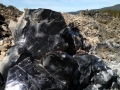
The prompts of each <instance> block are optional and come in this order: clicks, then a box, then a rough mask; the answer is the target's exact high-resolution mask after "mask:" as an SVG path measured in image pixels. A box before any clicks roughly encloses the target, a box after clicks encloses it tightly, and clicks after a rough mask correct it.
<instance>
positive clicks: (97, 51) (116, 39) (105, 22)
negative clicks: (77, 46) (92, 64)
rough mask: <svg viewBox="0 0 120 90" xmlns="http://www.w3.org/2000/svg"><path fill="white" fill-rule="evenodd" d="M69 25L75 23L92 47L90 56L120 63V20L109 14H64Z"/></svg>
mask: <svg viewBox="0 0 120 90" xmlns="http://www.w3.org/2000/svg"><path fill="white" fill-rule="evenodd" d="M63 17H64V19H65V21H66V23H67V24H69V23H73V24H74V25H75V27H77V28H78V31H79V33H80V34H82V35H83V36H84V37H85V38H86V41H87V42H88V43H89V44H90V45H91V47H92V48H91V50H90V51H89V53H90V54H92V55H96V56H98V57H100V58H102V59H104V60H105V61H106V62H107V63H108V62H111V61H117V63H118V62H119V61H120V60H119V58H120V52H119V51H120V47H119V46H120V35H119V34H120V20H119V18H114V17H111V16H110V15H109V14H108V13H105V14H101V13H96V14H95V15H94V16H92V17H88V16H81V15H71V14H68V13H63Z"/></svg>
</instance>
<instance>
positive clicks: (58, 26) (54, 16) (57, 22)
mask: <svg viewBox="0 0 120 90" xmlns="http://www.w3.org/2000/svg"><path fill="white" fill-rule="evenodd" d="M25 22H26V24H24V25H22V24H23V23H25ZM19 23H20V24H19V25H18V26H17V28H16V32H15V44H19V45H20V46H22V47H25V48H26V49H27V50H28V51H30V53H31V54H32V56H33V57H35V58H40V57H41V56H42V55H44V54H45V53H47V52H49V51H51V50H53V49H54V47H56V46H57V44H59V42H60V36H59V32H60V31H61V30H62V29H64V28H66V27H67V25H66V23H65V21H64V18H63V17H62V14H61V13H59V12H55V11H52V10H49V9H29V10H28V9H27V10H26V11H25V13H24V15H23V18H22V20H21V21H19ZM60 43H61V42H60ZM62 43H64V41H62Z"/></svg>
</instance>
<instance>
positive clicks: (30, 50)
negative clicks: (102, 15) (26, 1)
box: [0, 9, 120, 90]
mask: <svg viewBox="0 0 120 90" xmlns="http://www.w3.org/2000/svg"><path fill="white" fill-rule="evenodd" d="M14 31H15V32H13V35H14V43H15V45H14V46H12V47H11V48H10V49H9V51H8V52H7V54H6V56H5V57H4V58H3V60H2V61H1V62H0V71H1V74H2V75H1V76H0V77H1V79H0V80H1V82H4V83H5V84H4V83H2V84H0V85H1V87H2V89H3V90H4V89H5V90H107V89H111V90H119V89H120V77H119V75H118V73H117V70H112V69H111V68H109V66H107V64H106V63H104V62H103V61H102V60H101V59H100V58H97V57H95V56H93V55H89V54H88V52H89V49H90V45H88V44H87V43H86V38H84V37H83V36H82V35H80V34H79V32H78V30H77V28H75V27H74V26H73V25H72V24H71V25H69V26H67V25H66V23H65V21H64V18H63V17H62V15H61V13H59V12H55V11H52V10H49V9H26V10H25V13H24V14H23V15H22V16H21V18H20V19H19V21H18V23H17V24H16V26H15V27H14ZM3 79H4V80H3Z"/></svg>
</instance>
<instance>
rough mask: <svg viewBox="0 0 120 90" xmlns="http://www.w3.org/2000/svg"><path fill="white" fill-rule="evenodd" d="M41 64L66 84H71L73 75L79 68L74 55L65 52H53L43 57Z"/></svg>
mask: <svg viewBox="0 0 120 90" xmlns="http://www.w3.org/2000/svg"><path fill="white" fill-rule="evenodd" d="M41 64H42V65H43V66H44V68H46V70H47V71H48V72H49V73H51V75H52V76H54V78H56V79H58V80H60V81H61V82H62V83H63V84H65V85H66V86H68V85H69V83H70V80H71V77H72V75H73V74H74V72H75V70H76V69H77V68H78V65H77V64H76V63H75V61H74V59H73V57H71V56H70V55H69V54H67V53H65V52H52V53H50V54H48V55H47V56H45V57H44V58H43V59H42V61H41Z"/></svg>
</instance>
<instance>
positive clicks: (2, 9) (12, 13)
mask: <svg viewBox="0 0 120 90" xmlns="http://www.w3.org/2000/svg"><path fill="white" fill-rule="evenodd" d="M22 13H23V12H22V11H20V10H18V9H17V8H16V7H14V6H11V5H9V6H8V7H6V6H5V5H3V4H1V3H0V14H1V15H2V16H4V17H5V19H6V22H7V23H9V22H10V20H13V21H17V18H18V17H20V16H21V15H22Z"/></svg>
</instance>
